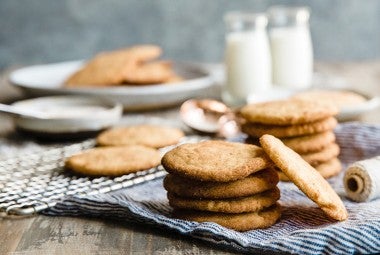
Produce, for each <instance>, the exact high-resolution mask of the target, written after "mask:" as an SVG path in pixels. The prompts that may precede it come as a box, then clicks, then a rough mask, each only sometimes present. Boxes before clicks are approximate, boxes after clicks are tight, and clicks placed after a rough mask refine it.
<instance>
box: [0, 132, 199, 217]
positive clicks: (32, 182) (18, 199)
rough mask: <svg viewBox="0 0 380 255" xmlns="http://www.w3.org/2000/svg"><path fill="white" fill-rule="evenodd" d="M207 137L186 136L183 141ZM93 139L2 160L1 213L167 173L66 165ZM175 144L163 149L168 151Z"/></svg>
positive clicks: (24, 212) (39, 207)
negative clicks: (100, 172) (95, 173)
mask: <svg viewBox="0 0 380 255" xmlns="http://www.w3.org/2000/svg"><path fill="white" fill-rule="evenodd" d="M203 139H204V138H202V137H198V136H191V137H185V138H184V139H183V140H182V141H181V143H187V142H196V141H200V140H203ZM94 145H95V141H94V140H87V141H84V142H81V143H77V144H72V145H68V146H64V147H61V148H55V149H50V150H46V151H43V152H39V153H35V154H26V155H23V156H19V157H15V158H10V159H6V160H3V161H0V216H7V215H31V214H34V213H37V212H40V211H42V210H44V209H47V208H49V207H53V206H54V205H55V204H56V203H57V202H59V201H60V200H62V199H64V198H65V197H67V196H72V195H95V194H99V193H107V192H110V191H114V190H118V189H121V188H126V187H130V186H133V185H136V184H139V183H142V182H146V181H150V180H153V179H156V178H159V177H162V176H164V175H165V173H166V172H165V170H164V169H163V168H162V166H158V167H155V168H151V169H148V170H145V171H139V172H137V173H133V174H127V175H123V176H120V177H114V178H113V177H97V178H94V177H85V176H78V175H75V174H73V173H71V172H69V171H67V170H65V169H64V161H65V159H66V158H67V157H69V156H71V155H73V154H75V153H78V152H80V151H83V150H85V149H89V148H92V147H94ZM171 148H172V147H166V148H163V149H161V153H165V152H166V151H168V150H170V149H171Z"/></svg>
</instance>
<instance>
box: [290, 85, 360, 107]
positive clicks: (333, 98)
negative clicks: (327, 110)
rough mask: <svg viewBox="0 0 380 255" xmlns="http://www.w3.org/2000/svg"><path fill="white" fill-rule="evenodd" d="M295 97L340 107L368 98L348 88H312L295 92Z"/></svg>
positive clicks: (349, 105)
mask: <svg viewBox="0 0 380 255" xmlns="http://www.w3.org/2000/svg"><path fill="white" fill-rule="evenodd" d="M293 98H296V99H300V100H305V101H312V100H316V101H325V102H328V103H332V104H334V105H336V106H337V107H338V108H339V109H343V108H350V107H355V106H358V105H360V104H362V103H364V102H365V101H366V100H367V99H366V98H365V97H364V96H362V95H360V94H358V93H355V92H353V91H348V90H311V91H305V92H301V93H298V94H295V95H294V96H293Z"/></svg>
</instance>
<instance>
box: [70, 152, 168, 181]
mask: <svg viewBox="0 0 380 255" xmlns="http://www.w3.org/2000/svg"><path fill="white" fill-rule="evenodd" d="M160 160H161V155H160V153H159V152H158V151H157V150H156V149H153V148H149V147H146V146H141V145H131V146H118V147H99V148H94V149H90V150H87V151H84V152H81V153H79V154H76V155H73V156H71V157H69V158H68V159H67V160H66V162H65V167H66V168H69V169H71V170H72V171H74V172H76V173H79V174H83V175H91V176H120V175H124V174H129V173H134V172H137V171H141V170H147V169H150V168H152V167H156V166H158V165H159V164H160Z"/></svg>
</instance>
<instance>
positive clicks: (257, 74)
mask: <svg viewBox="0 0 380 255" xmlns="http://www.w3.org/2000/svg"><path fill="white" fill-rule="evenodd" d="M225 54H226V55H225V66H226V84H225V90H224V93H223V100H225V101H226V102H227V103H230V104H235V105H237V104H243V103H245V102H246V99H247V96H248V95H249V94H251V93H254V92H257V91H263V90H265V89H267V88H269V87H270V86H271V76H272V72H271V55H270V47H269V41H268V36H267V33H266V30H265V28H264V29H257V30H254V31H248V32H232V33H229V34H228V35H227V36H226V52H225Z"/></svg>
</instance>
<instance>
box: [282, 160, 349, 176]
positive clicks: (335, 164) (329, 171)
mask: <svg viewBox="0 0 380 255" xmlns="http://www.w3.org/2000/svg"><path fill="white" fill-rule="evenodd" d="M314 168H315V169H316V170H317V171H318V172H319V173H320V174H321V175H322V177H323V178H325V179H328V178H331V177H333V176H336V175H337V174H339V173H340V172H341V171H342V164H341V163H340V161H339V159H337V158H333V159H330V160H329V161H327V162H325V163H322V164H320V165H317V166H315V167H314ZM277 173H278V177H279V179H280V180H281V181H289V178H288V177H287V176H286V175H285V174H284V173H283V172H281V171H277Z"/></svg>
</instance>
